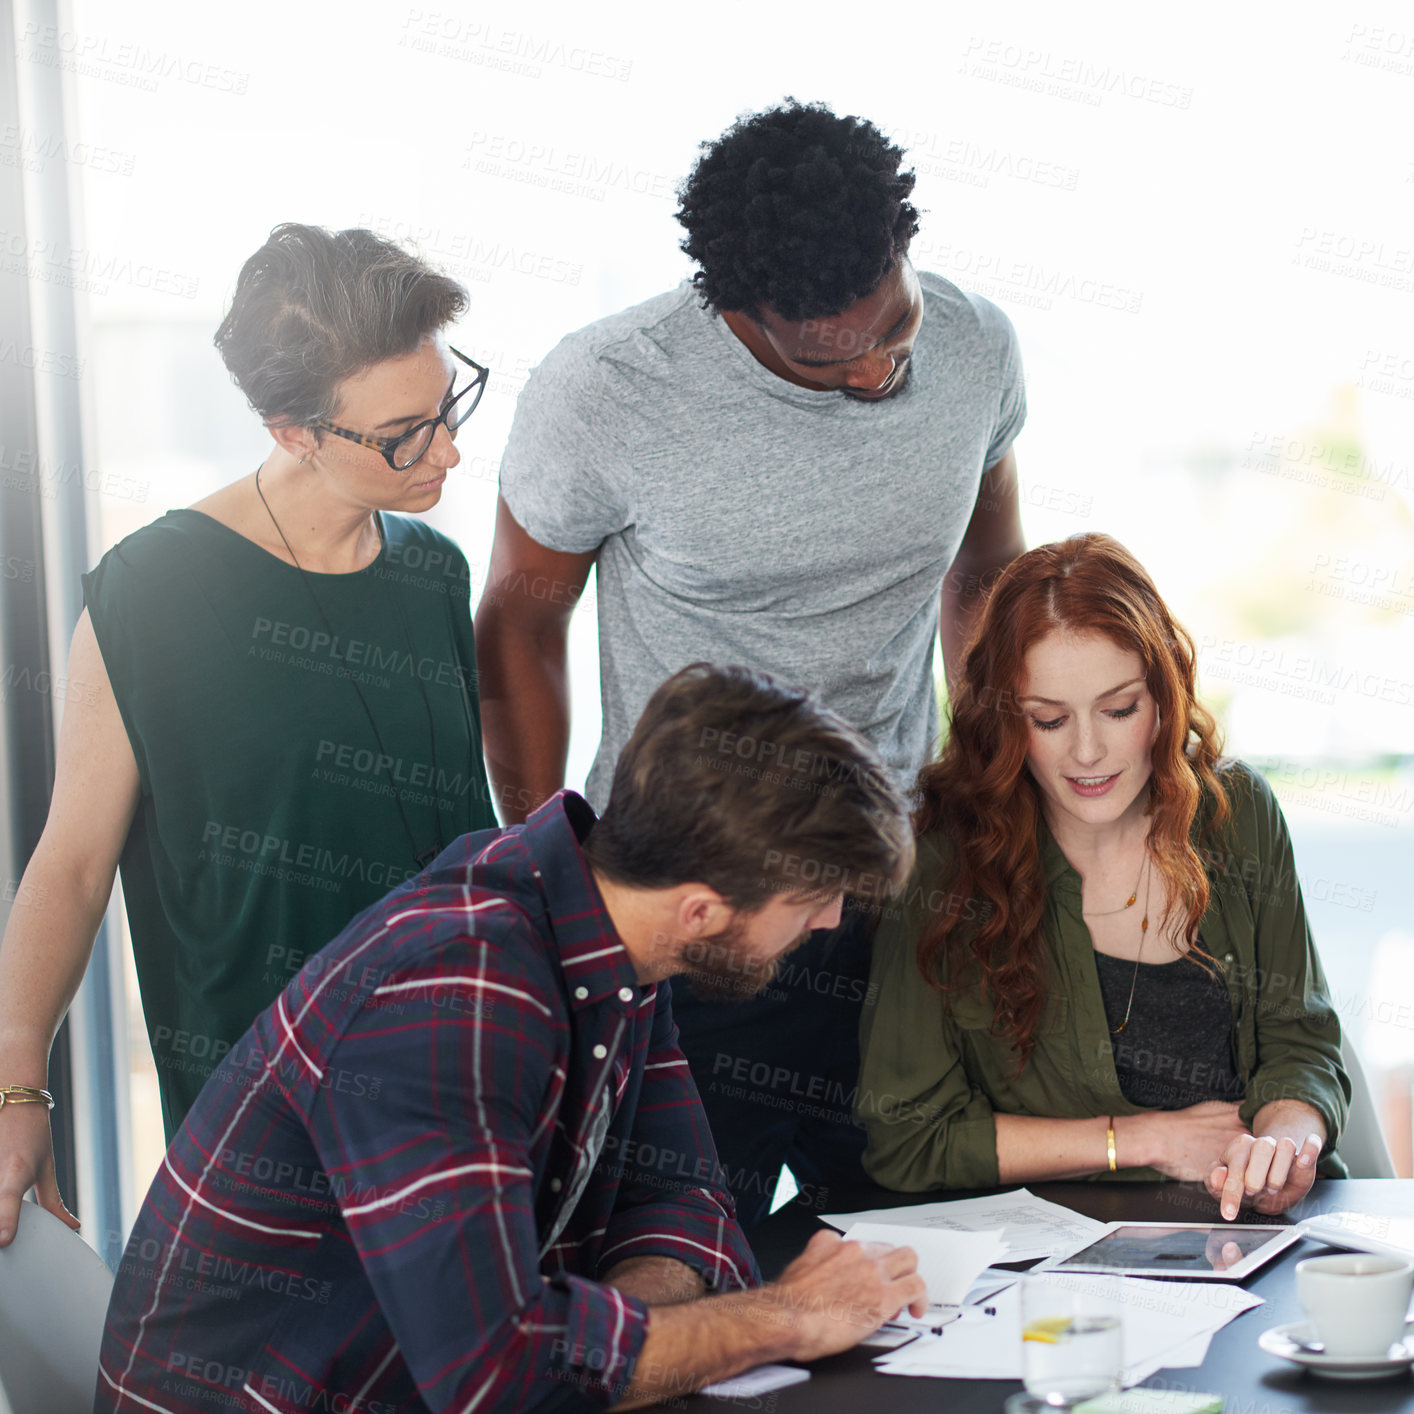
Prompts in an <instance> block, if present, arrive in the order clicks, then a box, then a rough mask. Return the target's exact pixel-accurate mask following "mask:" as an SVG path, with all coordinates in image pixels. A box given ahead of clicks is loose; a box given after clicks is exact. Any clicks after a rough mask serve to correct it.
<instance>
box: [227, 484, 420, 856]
mask: <svg viewBox="0 0 1414 1414" xmlns="http://www.w3.org/2000/svg"><path fill="white" fill-rule="evenodd" d="M255 494H256V495H257V496H259V497H260V504H261V505H262V506H264V507H265V514H266V515H268V516H269V517H270V524H271V525H273V526H274V527H275V533H276V534H277V535H278V536H279V537H280V540H281V543H282V544H283V545H284V547H285V552H286V553H287V554H288V555H289V557H290V560H291V562H292V563H293V565H294V567H295V568H296V569H297V570H298V571H299V576H300V579H301V580H302V581H303V582H304V587H305V589H306V590H308V592H309V597H310V599H311V600H313V602H314V611H315V613H317V614H318V615H319V621H320V622H321V623H322V624H323V625H324V632H325V633H327V634H328V635H329V641H330V642H331V643H335V642H337V641H338V639H337V636H336V635H335V633H334V629H333V626H332V625H331V624H330V622H329V616H328V615H327V614H326V613H325V612H324V606H323V605H322V604H321V603H320V602H319V596H318V595H317V594H316V593H315V592H314V585H313V584H312V583H310V579H309V576H308V575H307V574H306V573H305V570H304V566H303V565H302V564H300V562H299V559H298V558H297V557H296V555H295V552H294V550H293V549H292V548H291V546H290V542H289V539H288V538H287V537H286V535H285V532H284V531H283V530H281V529H280V522H279V521H278V520H276V519H275V512H274V511H272V510H271V509H270V502H269V501H267V500H266V499H265V492H264V491H263V490H262V489H261V486H260V468H259V467H257V468H256V472H255ZM374 524H375V526H377V528H378V541H379V553H380V554H381V553H382V545H383V528H382V526H381V525H379V524H378V522H377V520H376V519H375V521H374ZM383 589H384V592H385V593H387V591H388V586H387V584H386V583H384V585H383ZM394 604H395V607H396V608H397V609H398V617H399V619H400V620H401V622H402V626H403V637H404V638H405V639H406V640H407V648H408V663H409V665H410V666H411V667H412V677H413V681H414V682H415V683H416V684H417V693H418V696H419V697H421V698H422V707H423V710H424V711H425V712H426V713H427V735H428V739H429V742H430V744H431V751H432V798H433V800H434V801H435V803H436V812H437V813H436V815H435V817H434V818H435V820H436V831H437V843H436V844H435V845H429V846H428V848H426V849H423V850H419V849H418V847H417V836H416V835H414V834H413V832H412V825H411V824H409V823H408V816H407V811H406V810H405V809H404V808H403V798H402V796H401V795H400V794H399V793H398V783H397V782H396V781H395V780H394V779H393V773H392V771H391V770H389V768H388V767H387V766H386V765H384V764H383V763H385V762H388V761H391V760H392V759H393V758H392V757H391V756H390V755H389V754H388V751H387V748H386V747H384V745H383V738H382V735H381V734H380V733H379V731H378V723H377V722H376V721H375V720H374V717H373V709H372V708H371V707H369V705H368V699H367V698H365V697H364V695H363V689H362V688H360V687H359V685H358V680H357V679H356V678H355V677H354V675H353V674H352V673H351V672H349V665H348V664H347V663H346V662H345V661H344V660H343V659H342V658H336V659H335V662H337V663H338V665H339V670H340V672H341V674H342V675H343V677H344V680H345V681H346V682H347V683H348V685H349V686H350V687H351V688H353V690H354V692H355V693H356V694H357V696H358V700H359V705H360V706H362V708H363V715H364V716H365V717H367V718H368V727H369V730H370V731H371V732H372V733H373V740H374V741H375V742H376V743H377V744H378V761H379V765H380V766H382V769H383V774H384V775H385V776H387V778H388V789H389V790H391V791H392V792H393V804H394V805H396V806H397V807H398V818H399V819H401V820H402V822H403V830H404V831H405V832H406V834H407V837H408V844H409V846H410V847H411V849H412V857H413V861H414V863H416V865H417V867H418V868H419V869H426V868H427V866H428V865H429V864H430V863H431V862H432V861H433V860H434V859H436V857H437V856H438V855H439V854H441V852H442V850H443V849H444V848H446V846H445V845H444V844H443V842H442V792H441V787H440V785H439V784H438V779H437V777H438V771H437V731H436V728H435V727H434V726H433V723H432V704H431V703H430V702H429V701H428V700H427V692H426V689H425V688H424V687H423V686H422V679H421V678H420V677H418V675H417V665H416V663H415V662H414V661H413V659H414V656H415V655H414V653H413V651H412V636H411V634H410V633H409V632H408V626H407V619H406V618H404V617H403V614H402V606H401V605H398V604H397V603H396V601H394Z"/></svg>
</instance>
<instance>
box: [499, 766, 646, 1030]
mask: <svg viewBox="0 0 1414 1414" xmlns="http://www.w3.org/2000/svg"><path fill="white" fill-rule="evenodd" d="M595 823H596V816H595V814H594V811H593V810H592V809H591V808H590V805H589V802H588V801H586V800H585V799H584V798H583V797H582V796H579V795H576V794H575V793H574V791H571V790H562V791H560V792H559V793H558V794H557V795H555V796H552V797H551V798H550V799H549V800H547V801H546V802H545V804H544V805H542V806H541V807H540V808H539V809H538V810H536V811H535V812H534V813H533V814H532V815H531V816H530V817H529V818H528V819H527V820H526V822H525V827H524V832H523V835H522V842H523V844H524V845H525V847H526V848H527V849H528V850H529V852H530V855H531V858H532V859H533V860H534V861H535V867H536V871H537V872H538V874H539V876H540V890H541V893H542V894H543V896H544V899H545V912H546V914H547V916H548V918H549V921H550V930H551V933H552V934H553V936H554V941H555V943H556V945H557V946H558V948H559V952H560V967H561V968H562V970H563V971H564V974H565V981H566V983H567V984H568V986H569V992H570V1001H571V1003H572V1004H573V1005H575V1006H579V1007H587V1006H592V1005H594V1004H595V1003H596V1002H602V1001H604V1000H605V999H606V998H608V997H614V998H615V999H616V1000H617V1001H619V1002H620V1003H622V1004H623V1005H625V1006H636V1005H637V1004H638V1000H639V988H640V983H639V981H638V975H637V974H636V973H635V972H634V970H633V963H632V961H631V960H630V959H629V955H628V952H627V951H626V950H625V948H624V945H623V943H622V942H621V941H620V940H619V935H618V933H617V932H616V931H615V929H614V923H613V920H612V919H611V918H610V917H609V913H608V910H607V909H606V908H605V907H604V899H603V896H602V895H601V894H600V892H599V886H598V885H597V884H596V883H595V882H594V875H593V874H592V873H591V872H590V869H589V861H588V860H587V859H586V858H585V857H584V853H583V851H582V850H581V849H580V844H581V843H582V842H583V840H584V839H585V838H586V836H587V835H588V834H589V832H590V830H592V829H593V828H594V825H595Z"/></svg>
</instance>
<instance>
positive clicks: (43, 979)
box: [0, 845, 112, 1085]
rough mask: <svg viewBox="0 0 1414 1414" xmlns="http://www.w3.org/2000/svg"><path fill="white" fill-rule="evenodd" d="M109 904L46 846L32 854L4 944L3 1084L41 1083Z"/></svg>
mask: <svg viewBox="0 0 1414 1414" xmlns="http://www.w3.org/2000/svg"><path fill="white" fill-rule="evenodd" d="M111 889H112V881H111V879H110V880H109V883H108V892H111ZM107 906H108V893H107V892H105V893H104V894H103V895H102V897H99V896H98V894H97V893H96V892H92V891H86V890H85V889H84V888H83V887H81V886H80V885H79V884H78V881H77V880H76V879H75V878H73V877H72V875H71V874H70V872H69V871H67V870H65V869H63V868H62V867H59V866H58V865H57V864H56V862H55V861H54V860H53V859H52V857H51V856H50V853H49V852H48V851H46V850H45V849H44V847H43V845H41V847H40V848H39V849H37V850H36V851H35V853H34V857H33V858H32V859H31V860H30V864H29V867H28V868H27V869H26V870H25V872H24V875H23V877H22V878H21V880H20V887H19V889H18V890H17V892H16V897H15V902H14V906H13V907H12V908H11V910H10V919H9V923H8V925H7V927H6V929H5V937H4V941H3V943H0V1085H43V1084H44V1076H45V1072H46V1070H47V1068H48V1061H49V1048H50V1046H51V1045H52V1044H53V1042H54V1033H55V1032H56V1031H57V1030H58V1029H59V1023H60V1021H62V1020H63V1017H64V1013H65V1012H66V1011H67V1010H68V1008H69V1003H70V1002H71V1001H73V999H74V993H75V992H77V991H78V987H79V983H80V982H81V981H82V980H83V974H84V969H85V968H86V967H87V966H88V959H89V955H90V954H91V953H92V951H93V939H94V935H95V934H96V933H97V931H98V925H99V923H100V922H101V921H102V919H103V914H104V911H105V910H106V908H107ZM21 1072H23V1073H21Z"/></svg>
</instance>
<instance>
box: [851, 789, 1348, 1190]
mask: <svg viewBox="0 0 1414 1414" xmlns="http://www.w3.org/2000/svg"><path fill="white" fill-rule="evenodd" d="M1220 769H1221V772H1222V777H1223V781H1224V786H1225V788H1226V790H1227V792H1228V798H1229V800H1230V801H1231V802H1232V806H1233V817H1232V820H1231V821H1230V823H1229V826H1228V827H1227V830H1226V832H1225V833H1226V836H1227V841H1226V846H1225V847H1219V846H1216V845H1213V844H1208V845H1206V846H1204V845H1198V846H1197V847H1198V849H1199V854H1200V856H1201V857H1202V858H1203V860H1204V862H1205V864H1206V866H1207V873H1208V879H1209V885H1210V897H1209V902H1208V909H1207V912H1206V913H1205V914H1204V915H1203V920H1202V923H1201V924H1200V927H1199V935H1200V937H1201V939H1202V942H1203V946H1204V947H1205V948H1206V949H1207V951H1208V953H1209V954H1211V956H1212V957H1213V958H1214V959H1215V960H1216V962H1217V964H1218V966H1219V968H1220V969H1221V971H1222V974H1223V977H1224V979H1225V981H1226V982H1227V987H1228V992H1229V996H1230V1000H1231V1003H1232V1019H1233V1044H1234V1051H1235V1062H1236V1069H1237V1074H1238V1075H1239V1076H1240V1077H1241V1079H1242V1080H1243V1082H1244V1084H1245V1085H1246V1087H1247V1093H1246V1098H1245V1100H1244V1101H1243V1103H1242V1107H1241V1111H1240V1113H1241V1118H1242V1120H1243V1121H1244V1123H1246V1124H1249V1125H1250V1124H1251V1122H1252V1119H1253V1116H1254V1115H1255V1114H1256V1113H1257V1111H1258V1110H1259V1109H1260V1108H1261V1107H1262V1106H1263V1105H1265V1104H1267V1103H1268V1102H1269V1101H1272V1100H1279V1099H1294V1100H1303V1101H1305V1102H1306V1103H1307V1104H1309V1105H1311V1106H1312V1107H1313V1108H1315V1109H1316V1110H1318V1111H1319V1112H1320V1114H1321V1115H1322V1116H1323V1117H1324V1118H1325V1122H1326V1132H1327V1135H1328V1139H1327V1144H1326V1150H1325V1156H1324V1158H1323V1162H1322V1167H1321V1171H1322V1172H1323V1173H1331V1174H1340V1173H1343V1172H1344V1168H1343V1166H1342V1165H1341V1164H1340V1161H1339V1159H1338V1158H1336V1157H1335V1155H1334V1152H1333V1151H1334V1147H1335V1144H1336V1142H1337V1140H1338V1139H1339V1136H1340V1131H1341V1127H1342V1125H1343V1124H1344V1122H1345V1114H1346V1106H1347V1104H1348V1102H1349V1098H1350V1082H1349V1080H1348V1079H1347V1077H1346V1074H1345V1071H1344V1070H1343V1069H1342V1067H1341V1062H1340V1024H1339V1022H1338V1020H1337V1018H1336V1014H1335V1012H1334V1010H1333V1009H1332V1007H1331V1004H1330V1000H1329V997H1328V995H1327V989H1326V981H1325V977H1324V975H1323V974H1322V972H1321V965H1320V962H1319V960H1318V959H1317V957H1316V949H1315V945H1314V943H1313V942H1312V939H1311V930H1310V928H1309V926H1308V925H1307V922H1306V910H1305V908H1304V906H1303V904H1302V901H1301V888H1300V885H1299V884H1298V882H1297V878H1296V866H1295V861H1294V859H1293V856H1292V849H1291V838H1290V835H1289V834H1288V831H1287V826H1286V821H1285V820H1284V819H1283V817H1282V813H1281V807H1280V806H1279V805H1278V804H1277V801H1276V798H1275V796H1273V794H1272V791H1271V787H1270V786H1269V785H1268V784H1267V783H1266V781H1265V780H1264V779H1263V778H1262V777H1261V776H1259V775H1258V774H1257V773H1256V772H1254V771H1253V770H1251V769H1250V768H1249V767H1247V766H1245V765H1243V764H1242V763H1241V762H1227V763H1224V765H1223V766H1222V767H1221V768H1220ZM1195 843H1196V836H1195ZM1041 867H1042V868H1043V869H1044V870H1045V876H1046V886H1047V893H1048V898H1047V903H1046V913H1045V937H1046V942H1047V944H1048V952H1047V958H1048V964H1049V969H1050V971H1049V981H1048V987H1047V993H1048V994H1047V998H1046V1003H1045V1008H1044V1011H1043V1015H1042V1019H1041V1022H1040V1025H1039V1027H1038V1031H1037V1035H1036V1048H1035V1050H1034V1051H1033V1052H1032V1054H1031V1057H1030V1059H1029V1061H1028V1062H1027V1064H1026V1067H1025V1069H1024V1070H1022V1072H1021V1073H1020V1075H1017V1074H1016V1053H1015V1052H1014V1051H1013V1050H1012V1048H1011V1047H1010V1045H1008V1044H1007V1043H1006V1042H1005V1041H1002V1040H999V1039H998V1038H997V1037H995V1036H994V1035H993V1034H992V1033H991V1024H992V1016H993V1006H992V1000H991V998H990V997H989V996H988V995H987V994H986V993H985V991H984V989H983V987H982V986H981V984H980V982H978V983H976V984H973V985H964V986H961V987H959V988H958V989H957V990H956V991H953V992H950V993H947V994H944V993H942V992H940V991H938V990H937V989H936V988H934V987H932V986H930V985H928V983H926V982H925V981H924V979H923V977H922V976H921V975H920V973H919V971H918V965H917V962H916V956H917V943H918V938H919V936H920V934H921V933H922V931H923V929H924V927H925V926H926V924H927V922H928V920H929V918H930V915H931V914H932V913H934V912H936V911H937V910H938V909H943V908H951V909H953V910H954V911H955V912H961V914H962V916H963V917H964V919H966V918H968V917H970V916H973V914H972V913H969V912H968V910H969V909H971V910H972V911H973V913H975V912H976V910H977V908H978V901H977V900H971V899H960V898H958V897H957V896H956V895H954V894H952V893H950V892H949V882H950V876H951V872H952V871H951V867H950V847H949V845H948V844H947V842H946V841H945V840H944V839H943V838H942V836H941V835H939V834H937V833H934V834H929V835H925V836H924V837H923V838H922V839H920V840H919V842H918V862H917V865H916V866H915V868H914V872H913V875H912V877H911V879H910V880H909V884H908V889H907V892H906V893H905V894H904V895H903V896H902V898H901V899H899V900H897V901H895V902H894V903H893V904H891V905H890V906H889V907H887V908H886V909H885V910H884V912H883V916H882V918H881V920H880V923H879V928H878V932H877V934H876V937H875V941H874V956H873V969H872V974H871V977H870V987H869V993H868V995H867V996H866V1000H865V1006H864V1013H863V1019H862V1022H861V1029H860V1046H861V1053H862V1057H863V1068H862V1071H861V1074H860V1080H859V1094H858V1099H857V1110H858V1113H859V1117H860V1119H861V1120H862V1121H863V1122H864V1124H865V1126H866V1127H867V1129H868V1135H869V1147H868V1152H867V1153H866V1154H865V1158H864V1166H865V1168H866V1169H867V1170H868V1171H869V1173H870V1174H871V1175H872V1176H873V1177H874V1179H875V1180H876V1181H877V1182H879V1183H881V1184H883V1185H884V1186H885V1187H888V1188H894V1189H899V1190H902V1191H906V1192H916V1191H919V1190H922V1189H927V1188H938V1187H944V1188H985V1187H992V1186H995V1185H996V1184H997V1183H998V1182H999V1181H1000V1180H999V1176H998V1172H997V1131H996V1123H995V1120H994V1118H993V1116H994V1115H995V1114H996V1113H997V1112H1000V1113H1002V1114H1013V1115H1036V1116H1042V1117H1046V1118H1052V1119H1078V1118H1092V1117H1094V1116H1097V1115H1123V1114H1134V1113H1137V1112H1138V1108H1139V1107H1137V1106H1135V1105H1133V1104H1131V1103H1130V1102H1129V1101H1127V1100H1126V1099H1125V1098H1124V1095H1123V1094H1122V1093H1121V1091H1120V1087H1119V1081H1118V1079H1117V1078H1116V1075H1115V1066H1114V1055H1113V1049H1112V1041H1111V1035H1110V1030H1109V1025H1108V1022H1107V1020H1106V1017H1105V1009H1104V1002H1103V1000H1102V998H1101V995H1100V984H1099V979H1098V975H1097V973H1096V969H1095V958H1094V948H1093V945H1092V943H1091V940H1090V932H1089V929H1088V928H1087V927H1086V925H1085V922H1084V920H1083V919H1082V918H1081V914H1080V883H1081V881H1080V876H1079V874H1077V873H1076V871H1075V869H1074V868H1073V867H1072V866H1071V864H1070V862H1069V861H1068V860H1067V859H1066V857H1065V855H1064V854H1063V853H1062V852H1061V849H1060V846H1059V845H1057V844H1056V842H1055V840H1054V839H1053V838H1052V836H1051V834H1050V831H1049V830H1046V829H1045V828H1044V827H1043V829H1042V838H1041ZM941 980H943V981H948V980H949V978H948V977H947V975H946V973H944V974H943V975H942V977H941ZM964 980H965V979H964ZM1097 1157H1098V1158H1100V1159H1101V1160H1102V1159H1103V1155H1099V1156H1097ZM1104 1176H1105V1177H1108V1176H1109V1175H1108V1174H1105V1175H1104ZM1115 1176H1116V1177H1118V1178H1126V1179H1136V1178H1140V1179H1142V1178H1161V1177H1162V1176H1163V1175H1161V1174H1158V1173H1157V1172H1155V1171H1154V1170H1152V1169H1122V1170H1120V1172H1119V1173H1118V1174H1116V1175H1115Z"/></svg>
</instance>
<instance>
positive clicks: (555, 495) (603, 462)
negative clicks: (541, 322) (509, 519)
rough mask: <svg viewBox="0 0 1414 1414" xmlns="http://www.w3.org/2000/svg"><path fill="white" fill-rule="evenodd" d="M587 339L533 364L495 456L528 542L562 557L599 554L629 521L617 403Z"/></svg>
mask: <svg viewBox="0 0 1414 1414" xmlns="http://www.w3.org/2000/svg"><path fill="white" fill-rule="evenodd" d="M610 381H611V380H610V378H609V372H608V366H607V365H606V364H605V363H604V362H603V361H601V360H600V359H599V358H598V357H597V355H596V354H595V352H594V350H593V349H592V347H591V346H590V344H589V342H588V339H587V337H586V336H584V335H582V334H579V335H575V334H572V335H570V337H569V338H567V339H564V340H562V341H561V342H560V343H559V344H558V345H557V346H556V347H555V348H554V349H552V350H551V351H550V353H549V354H548V355H547V356H546V358H545V360H544V362H543V363H541V364H540V365H539V366H538V367H536V368H535V369H534V370H533V371H532V373H531V375H530V378H529V380H528V381H527V382H526V385H525V387H524V388H523V389H522V390H521V394H520V398H519V400H518V402H517V403H516V413H515V420H514V422H512V424H511V433H510V437H509V439H508V440H507V442H506V450H505V454H504V456H503V457H502V458H501V497H502V499H503V500H504V501H505V503H506V505H507V506H508V507H509V508H510V512H511V514H512V515H513V516H514V517H515V518H516V521H517V522H518V523H519V524H520V526H521V528H522V529H523V530H524V531H525V532H526V534H527V535H529V536H530V538H531V539H532V540H535V541H537V542H538V543H539V544H541V545H544V546H545V547H546V548H547V549H550V550H558V551H560V552H561V553H564V554H576V555H577V554H587V553H588V552H589V551H591V550H597V549H598V548H599V546H600V545H602V544H603V543H604V541H605V540H606V539H608V537H609V536H611V535H615V534H617V533H618V532H619V531H621V530H623V529H624V528H625V527H626V526H627V525H628V524H629V523H630V522H631V520H632V515H631V511H630V507H629V504H628V498H627V496H626V494H625V492H624V489H623V488H624V482H625V475H626V472H627V469H628V457H627V454H626V452H625V450H624V443H625V437H624V433H625V428H624V424H623V418H624V415H625V410H624V404H623V400H622V398H621V397H620V396H618V395H617V394H616V393H615V392H614V390H613V389H612V388H611V387H610V386H609V384H610Z"/></svg>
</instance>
